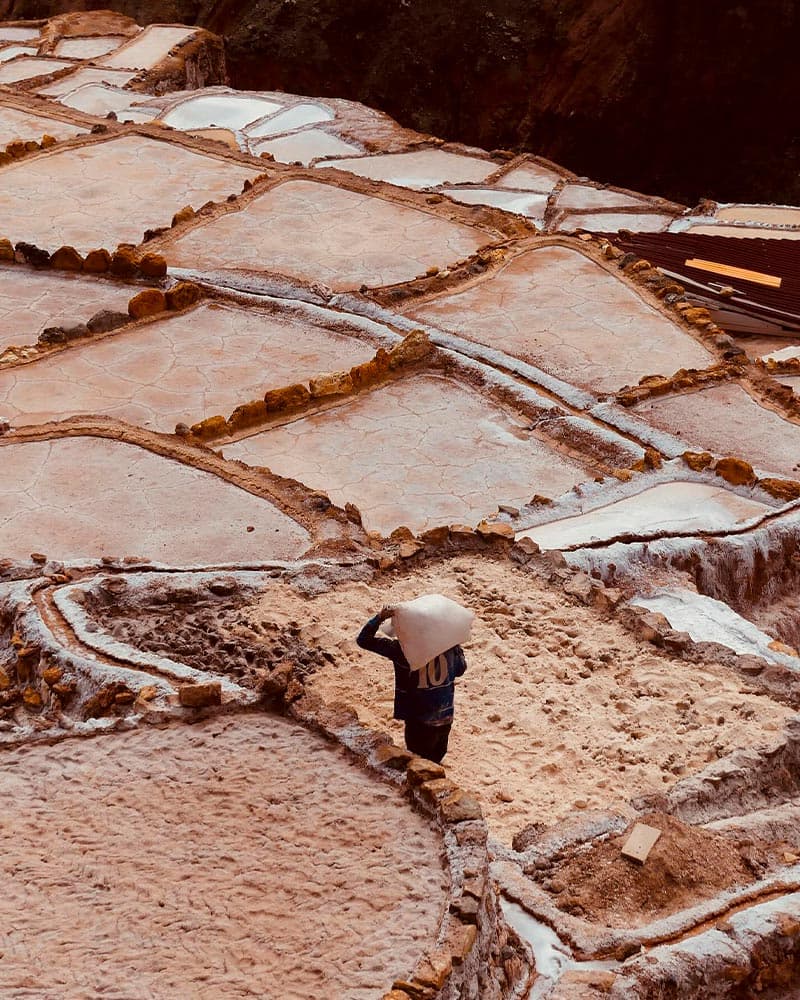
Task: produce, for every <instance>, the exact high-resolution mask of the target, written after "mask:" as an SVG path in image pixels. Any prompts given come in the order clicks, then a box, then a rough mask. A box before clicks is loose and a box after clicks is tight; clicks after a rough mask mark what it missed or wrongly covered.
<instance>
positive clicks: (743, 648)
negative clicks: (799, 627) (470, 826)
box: [630, 590, 800, 669]
mask: <svg viewBox="0 0 800 1000" xmlns="http://www.w3.org/2000/svg"><path fill="white" fill-rule="evenodd" d="M630 603H631V604H632V605H636V606H638V607H640V608H647V609H648V610H649V611H658V612H659V613H660V614H662V615H664V617H665V618H666V619H667V621H668V622H669V623H670V625H671V626H672V627H673V628H674V629H676V630H677V631H678V632H688V633H689V635H690V636H691V637H692V639H693V640H694V641H695V642H717V643H719V644H720V645H721V646H727V647H728V648H729V649H732V650H733V651H734V652H735V653H741V654H747V655H751V656H760V657H763V658H764V659H765V660H773V661H774V662H776V663H783V664H786V665H789V666H791V667H793V668H794V669H800V659H799V658H797V657H793V656H787V655H786V654H785V653H781V652H778V651H776V650H773V649H770V643H772V642H774V639H773V637H772V636H769V635H767V634H766V632H762V631H761V629H759V628H757V627H756V626H755V625H753V623H752V622H749V621H747V619H746V618H742V616H741V615H738V614H737V613H736V612H735V611H734V610H733V608H731V607H730V606H729V605H727V604H724V603H723V602H722V601H715V600H714V598H713V597H706V596H705V595H703V594H697V593H695V592H694V591H692V590H661V591H657V592H656V593H654V594H651V595H650V596H648V597H635V598H634V599H633V600H632V601H631V602H630Z"/></svg>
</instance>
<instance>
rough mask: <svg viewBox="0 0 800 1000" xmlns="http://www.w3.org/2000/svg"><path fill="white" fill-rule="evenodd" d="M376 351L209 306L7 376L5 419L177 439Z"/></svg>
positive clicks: (284, 320)
mask: <svg viewBox="0 0 800 1000" xmlns="http://www.w3.org/2000/svg"><path fill="white" fill-rule="evenodd" d="M2 273H3V272H2V271H0V276H2ZM1 304H2V298H0V305H1ZM118 305H121V306H122V307H123V308H124V304H123V303H118ZM373 353H374V348H373V347H372V346H371V345H370V344H367V343H364V342H363V341H360V340H358V339H356V338H354V337H348V336H346V335H344V334H342V333H336V332H333V331H331V330H328V329H326V328H325V327H323V326H320V325H314V324H313V323H310V322H308V321H307V320H303V319H300V318H293V317H291V316H285V317H284V316H280V315H268V314H265V313H260V312H255V311H253V310H244V309H235V308H228V307H220V306H218V305H212V304H208V305H202V306H200V307H198V308H197V309H194V310H192V311H191V312H190V313H187V314H185V315H181V316H176V317H173V318H169V319H161V320H155V321H154V322H151V323H148V324H147V325H145V326H142V327H139V328H137V329H134V330H130V331H125V332H122V333H116V334H114V335H112V336H111V337H107V338H105V339H103V340H102V341H95V342H88V343H86V344H84V345H79V346H75V347H73V348H70V349H69V350H67V351H64V352H61V353H59V354H56V355H53V356H50V357H45V358H43V359H42V360H41V361H37V362H35V363H33V364H30V365H25V366H23V367H21V368H15V369H8V370H6V371H0V412H2V414H3V415H4V416H5V417H7V418H8V419H10V420H11V422H12V424H14V425H15V426H22V425H23V424H37V423H44V422H45V421H48V420H58V419H63V418H65V417H67V416H70V415H74V414H77V413H102V414H104V415H106V416H111V417H116V418H118V419H120V420H126V421H128V422H129V423H131V424H137V425H139V426H141V427H152V428H157V429H158V430H162V431H167V432H169V431H172V429H173V428H174V427H175V425H176V423H179V422H181V421H183V422H186V423H190V424H191V423H195V422H196V421H198V420H201V419H203V418H205V417H210V416H213V415H215V414H223V415H224V416H227V415H228V414H229V413H230V412H231V411H232V410H233V409H234V408H235V407H236V406H238V405H239V404H240V403H244V402H246V401H247V400H250V399H257V398H259V397H261V396H263V395H264V393H265V392H266V391H267V390H268V389H277V388H279V387H280V386H283V385H289V384H291V383H294V382H302V381H307V380H308V379H309V378H312V377H314V376H315V375H318V374H320V373H321V372H325V371H332V370H335V369H340V368H345V369H347V368H350V367H352V366H353V365H357V364H360V363H361V362H362V361H367V360H368V359H369V358H370V357H372V355H373Z"/></svg>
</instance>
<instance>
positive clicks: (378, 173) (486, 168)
mask: <svg viewBox="0 0 800 1000" xmlns="http://www.w3.org/2000/svg"><path fill="white" fill-rule="evenodd" d="M318 166H320V167H336V168H338V169H339V170H349V171H350V172H351V173H353V174H358V175H359V176H361V177H369V178H371V179H372V180H375V181H387V182H388V183H389V184H397V185H399V186H400V187H407V188H425V187H437V186H438V185H440V184H444V183H445V182H446V181H450V182H451V183H453V184H471V183H477V182H479V181H484V180H486V178H487V177H488V176H489V174H493V173H494V172H495V170H496V169H497V165H496V164H494V163H492V162H491V160H480V159H478V158H477V157H472V156H461V155H459V154H458V153H447V152H445V151H444V150H442V149H422V150H418V151H417V152H414V153H383V154H381V155H380V156H366V157H361V158H359V159H357V160H339V161H338V162H337V163H320V164H318Z"/></svg>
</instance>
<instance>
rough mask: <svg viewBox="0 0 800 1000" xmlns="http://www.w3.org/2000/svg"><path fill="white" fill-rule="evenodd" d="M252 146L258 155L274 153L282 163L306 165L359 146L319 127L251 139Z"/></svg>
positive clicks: (345, 152) (351, 150)
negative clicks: (267, 137)
mask: <svg viewBox="0 0 800 1000" xmlns="http://www.w3.org/2000/svg"><path fill="white" fill-rule="evenodd" d="M250 148H251V149H252V150H253V152H254V153H255V154H256V156H260V155H261V153H272V155H273V156H274V157H275V159H276V160H278V161H279V162H280V163H294V162H295V161H298V162H300V163H302V164H304V165H305V166H308V164H309V163H310V162H311V161H312V160H314V159H316V158H317V157H321V156H346V155H347V154H348V153H357V152H358V147H357V146H354V145H352V143H349V142H343V141H342V140H341V139H339V138H338V136H335V135H331V134H330V133H329V132H324V131H323V130H322V129H318V128H310V129H305V130H304V131H302V132H295V133H294V135H286V136H283V137H281V138H278V139H263V140H261V141H259V142H255V141H253V140H251V141H250Z"/></svg>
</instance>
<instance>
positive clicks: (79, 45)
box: [55, 35, 125, 59]
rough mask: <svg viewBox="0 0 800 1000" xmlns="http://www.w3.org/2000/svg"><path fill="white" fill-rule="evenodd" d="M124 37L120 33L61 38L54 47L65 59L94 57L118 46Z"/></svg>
mask: <svg viewBox="0 0 800 1000" xmlns="http://www.w3.org/2000/svg"><path fill="white" fill-rule="evenodd" d="M124 41H125V39H124V38H123V37H122V36H121V35H98V36H97V37H94V38H62V39H61V41H60V42H59V43H58V45H57V46H56V48H55V53H56V55H57V56H65V57H66V58H67V59H96V58H97V57H98V56H105V55H108V53H109V52H113V51H114V49H117V48H119V46H120V45H122V44H123V42H124Z"/></svg>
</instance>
